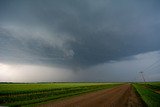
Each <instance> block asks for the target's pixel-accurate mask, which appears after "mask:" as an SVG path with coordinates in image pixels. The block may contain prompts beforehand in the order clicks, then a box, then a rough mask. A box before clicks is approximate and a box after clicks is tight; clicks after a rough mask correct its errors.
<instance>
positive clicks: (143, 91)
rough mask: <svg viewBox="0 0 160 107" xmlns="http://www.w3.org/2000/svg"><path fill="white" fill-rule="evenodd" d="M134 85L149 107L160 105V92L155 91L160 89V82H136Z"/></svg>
mask: <svg viewBox="0 0 160 107" xmlns="http://www.w3.org/2000/svg"><path fill="white" fill-rule="evenodd" d="M133 86H134V87H135V88H136V90H137V92H138V93H139V95H140V96H141V98H142V99H143V101H144V102H145V103H146V104H147V105H148V107H160V94H158V93H156V92H155V91H157V90H160V87H159V86H160V83H158V82H157V83H146V84H145V83H144V84H142V83H141V84H140V83H136V84H133Z"/></svg>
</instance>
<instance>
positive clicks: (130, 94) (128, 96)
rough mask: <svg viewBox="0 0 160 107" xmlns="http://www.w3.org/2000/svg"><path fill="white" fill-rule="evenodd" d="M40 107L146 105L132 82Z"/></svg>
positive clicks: (40, 106) (122, 106)
mask: <svg viewBox="0 0 160 107" xmlns="http://www.w3.org/2000/svg"><path fill="white" fill-rule="evenodd" d="M39 107H144V105H143V103H142V100H141V99H140V98H139V97H138V96H137V94H136V93H135V91H134V90H133V87H132V86H131V85H130V84H125V85H121V86H118V87H114V88H112V89H106V90H101V91H97V92H92V93H88V94H84V95H81V96H76V97H72V98H68V99H65V100H60V101H54V102H50V103H47V104H42V105H39Z"/></svg>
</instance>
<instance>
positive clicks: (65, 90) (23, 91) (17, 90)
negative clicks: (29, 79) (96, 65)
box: [0, 83, 120, 106]
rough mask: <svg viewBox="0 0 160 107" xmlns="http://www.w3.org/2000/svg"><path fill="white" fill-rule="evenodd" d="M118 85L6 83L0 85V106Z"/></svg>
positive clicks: (26, 103) (42, 100)
mask: <svg viewBox="0 0 160 107" xmlns="http://www.w3.org/2000/svg"><path fill="white" fill-rule="evenodd" d="M118 85H120V84H118V83H32V84H27V83H26V84H24V83H19V84H16V83H11V84H9V83H7V84H0V105H5V106H6V105H7V106H25V105H34V104H37V103H42V102H46V101H49V100H56V99H60V98H64V97H69V96H73V95H79V94H82V93H86V92H91V91H96V90H101V89H106V88H112V87H115V86H118Z"/></svg>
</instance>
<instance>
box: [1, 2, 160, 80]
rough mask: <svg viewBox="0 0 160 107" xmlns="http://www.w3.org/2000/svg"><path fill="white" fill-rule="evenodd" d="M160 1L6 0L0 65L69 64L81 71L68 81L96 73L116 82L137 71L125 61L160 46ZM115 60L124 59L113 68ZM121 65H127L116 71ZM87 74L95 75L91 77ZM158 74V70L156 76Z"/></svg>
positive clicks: (70, 66)
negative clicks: (130, 67)
mask: <svg viewBox="0 0 160 107" xmlns="http://www.w3.org/2000/svg"><path fill="white" fill-rule="evenodd" d="M159 4H160V2H159V1H157V0H152V1H149V0H148V1H139V0H134V1H133V0H121V1H118V0H114V1H113V0H99V1H97V0H85V1H81V0H67V1H66V0H54V1H53V0H46V1H44V0H34V1H33V0H27V1H26V0H14V1H10V0H1V1H0V63H2V64H9V65H10V64H11V65H12V64H15V65H22V66H23V65H26V66H27V65H33V66H36V67H38V66H42V67H45V66H48V67H49V68H52V67H53V68H54V67H58V68H61V69H63V68H65V69H67V71H65V72H69V74H70V71H72V72H74V73H75V74H77V75H78V76H77V75H75V78H72V79H68V80H73V81H74V80H75V81H77V80H80V81H81V80H83V79H84V80H86V81H87V80H88V81H91V80H94V79H93V78H92V77H95V80H97V81H98V80H109V81H111V80H112V77H115V75H120V74H123V73H124V72H123V71H125V72H126V73H124V75H125V74H128V75H131V74H132V72H130V71H129V70H128V66H131V65H128V66H124V65H125V64H124V65H123V64H122V62H125V61H124V60H126V58H131V56H136V55H141V54H142V53H146V54H147V53H148V52H151V53H152V52H153V53H154V52H158V51H159V50H160V47H159V46H160V42H159V40H160V36H159V35H160V30H159V29H160V11H159V10H160V9H159ZM148 54H149V53H148ZM153 56H154V55H153ZM122 60H123V61H122ZM132 60H133V59H132ZM138 60H140V59H138ZM110 61H118V62H114V63H113V62H112V64H114V67H111V66H113V65H110V64H111V62H110ZM119 61H120V62H119ZM127 61H131V60H130V59H127V60H126V63H127ZM131 62H132V63H133V65H137V64H139V61H131ZM131 62H129V63H130V64H131ZM151 62H152V61H151ZM147 63H149V62H147ZM116 64H117V65H116ZM104 65H105V66H106V67H104ZM109 65H110V66H109ZM126 65H127V64H126ZM140 65H141V66H142V67H143V65H146V63H142V64H140ZM148 65H149V64H148ZM98 66H99V67H98ZM118 66H122V68H123V69H122V68H121V69H122V70H120V71H118V70H116V68H117V69H118ZM31 68H32V67H31ZM93 68H94V69H97V70H94V69H93ZM140 68H141V67H140ZM140 68H139V66H137V67H135V69H134V68H133V70H135V71H136V70H137V71H138V69H140ZM91 69H92V70H91ZM125 69H126V70H125ZM157 69H158V68H157ZM29 70H31V69H29ZM31 71H32V70H31ZM36 71H37V72H38V68H37V69H36ZM49 71H50V70H49ZM91 71H92V72H91ZM102 71H103V72H102ZM104 71H106V72H104ZM109 71H110V72H109ZM131 71H132V70H131ZM0 72H1V71H0ZM44 72H46V71H45V70H44ZM98 72H99V74H98ZM111 72H113V74H112V73H111ZM19 73H20V72H19ZM103 73H104V75H107V76H108V77H107V76H106V78H107V79H105V76H103V75H102V74H103ZM33 74H34V73H33ZM85 74H86V75H92V76H91V78H88V79H87V77H85V76H84V75H85ZM133 74H134V73H133ZM71 75H72V74H71ZM96 75H99V77H98V76H96ZM101 75H102V77H104V78H103V79H101ZM156 76H158V71H157V75H156V74H155V75H152V79H151V80H154V78H155V79H156V78H158V77H156ZM40 77H41V76H40ZM46 77H47V76H46ZM110 77H111V79H109V78H110ZM37 78H38V77H37ZM50 80H52V79H50ZM113 80H114V78H113ZM115 80H117V81H118V80H120V81H125V80H126V81H128V80H129V79H127V78H126V79H125V78H123V79H122V78H119V79H118V77H115Z"/></svg>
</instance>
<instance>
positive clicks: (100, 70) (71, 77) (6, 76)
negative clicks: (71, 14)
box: [0, 51, 160, 82]
mask: <svg viewBox="0 0 160 107" xmlns="http://www.w3.org/2000/svg"><path fill="white" fill-rule="evenodd" d="M159 57H160V51H154V52H148V53H143V54H138V55H134V56H130V57H126V58H123V59H122V60H115V61H109V62H106V63H102V64H98V65H95V66H92V67H89V68H87V69H78V70H77V72H74V71H73V70H72V69H68V68H60V67H56V66H52V67H51V66H42V65H41V66H39V65H17V64H2V63H1V64H0V71H1V72H0V78H1V79H0V81H1V82H4V81H8V82H10V81H12V82H77V81H81V82H84V81H87V82H102V81H103V82H106V81H107V82H117V81H120V82H125V81H129V82H135V81H143V80H142V77H141V74H140V73H139V72H140V71H143V72H144V77H145V79H146V81H160V75H159V73H158V72H159V68H160V67H159V65H160V59H159ZM155 62H156V63H155ZM153 63H154V65H153V66H152V67H150V68H148V66H150V65H152V64H153ZM144 68H145V69H144ZM146 68H147V69H146Z"/></svg>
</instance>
